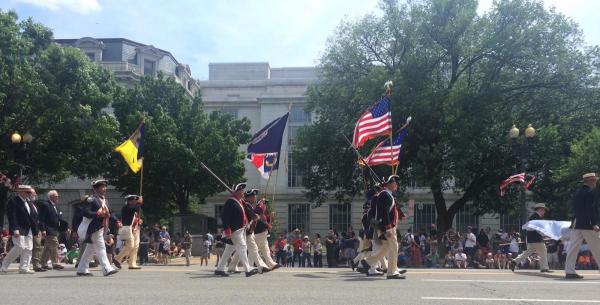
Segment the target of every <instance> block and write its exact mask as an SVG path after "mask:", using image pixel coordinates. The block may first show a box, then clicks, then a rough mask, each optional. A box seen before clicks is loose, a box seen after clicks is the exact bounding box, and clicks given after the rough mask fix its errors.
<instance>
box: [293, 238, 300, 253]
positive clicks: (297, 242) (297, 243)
mask: <svg viewBox="0 0 600 305" xmlns="http://www.w3.org/2000/svg"><path fill="white" fill-rule="evenodd" d="M292 245H293V246H294V251H301V250H302V240H300V238H296V239H294V241H293V242H292Z"/></svg>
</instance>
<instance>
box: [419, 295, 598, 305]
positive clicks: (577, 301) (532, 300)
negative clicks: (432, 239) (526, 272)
mask: <svg viewBox="0 0 600 305" xmlns="http://www.w3.org/2000/svg"><path fill="white" fill-rule="evenodd" d="M421 299H422V300H438V301H439V300H445V301H479V302H481V301H484V302H485V301H488V302H538V303H571V304H572V303H600V300H550V299H503V298H448V297H421Z"/></svg>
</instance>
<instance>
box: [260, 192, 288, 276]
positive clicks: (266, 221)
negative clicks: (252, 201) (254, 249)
mask: <svg viewBox="0 0 600 305" xmlns="http://www.w3.org/2000/svg"><path fill="white" fill-rule="evenodd" d="M254 212H255V213H256V215H258V217H259V218H258V220H257V222H256V227H255V228H254V240H255V241H256V245H257V246H258V252H259V253H260V255H261V256H262V259H263V261H264V262H265V264H267V266H268V267H269V268H270V269H277V268H279V267H281V265H279V264H277V263H275V261H273V258H272V257H271V250H270V248H269V241H268V240H267V237H268V235H269V231H270V230H271V221H272V220H271V217H270V216H267V206H266V204H265V200H260V201H258V203H257V204H256V206H255V207H254Z"/></svg>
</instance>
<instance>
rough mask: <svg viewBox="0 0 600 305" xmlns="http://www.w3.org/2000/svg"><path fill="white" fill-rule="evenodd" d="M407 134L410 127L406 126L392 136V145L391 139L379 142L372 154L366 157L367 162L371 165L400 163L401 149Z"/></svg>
mask: <svg viewBox="0 0 600 305" xmlns="http://www.w3.org/2000/svg"><path fill="white" fill-rule="evenodd" d="M407 135H408V129H407V128H404V129H402V130H401V131H400V132H399V133H398V134H396V135H395V136H394V137H393V138H392V145H390V139H387V140H385V141H383V142H381V143H379V144H378V145H377V146H376V147H375V148H374V149H373V151H372V152H371V154H370V155H369V156H368V157H367V158H365V163H366V164H368V165H370V166H374V165H381V164H387V165H396V164H398V163H400V150H401V148H402V144H403V143H404V139H406V136H407Z"/></svg>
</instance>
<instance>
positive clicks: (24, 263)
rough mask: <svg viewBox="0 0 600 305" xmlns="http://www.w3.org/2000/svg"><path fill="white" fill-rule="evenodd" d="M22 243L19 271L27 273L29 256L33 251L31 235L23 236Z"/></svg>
mask: <svg viewBox="0 0 600 305" xmlns="http://www.w3.org/2000/svg"><path fill="white" fill-rule="evenodd" d="M23 241H24V243H23V252H21V259H20V267H19V271H22V272H27V271H29V262H30V261H31V254H32V251H33V236H32V235H31V233H29V234H28V235H27V236H25V238H24V240H23ZM38 259H39V258H38Z"/></svg>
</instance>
